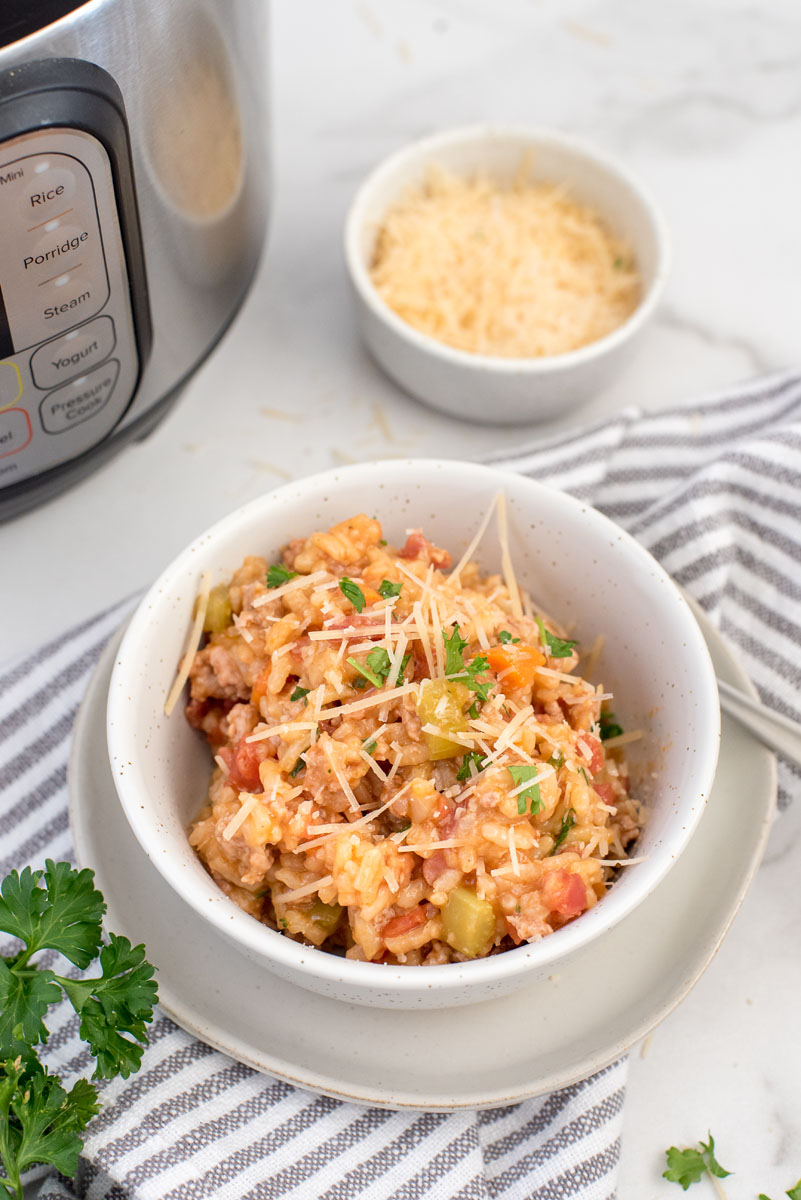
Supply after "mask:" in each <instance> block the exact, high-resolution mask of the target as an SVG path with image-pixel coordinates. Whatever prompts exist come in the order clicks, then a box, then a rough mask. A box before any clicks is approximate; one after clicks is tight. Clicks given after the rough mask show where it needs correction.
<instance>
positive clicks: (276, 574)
mask: <svg viewBox="0 0 801 1200" xmlns="http://www.w3.org/2000/svg"><path fill="white" fill-rule="evenodd" d="M297 574H298V573H297V571H290V569H289V567H285V566H284V564H283V563H273V565H272V566H271V567H270V568H269V570H268V571H267V587H268V588H276V587H280V586H281V584H282V583H289V581H290V579H295V578H297Z"/></svg>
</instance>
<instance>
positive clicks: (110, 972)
mask: <svg viewBox="0 0 801 1200" xmlns="http://www.w3.org/2000/svg"><path fill="white" fill-rule="evenodd" d="M144 959H145V948H144V946H132V945H131V943H130V942H129V941H128V939H127V938H126V937H118V936H117V935H116V934H114V933H112V934H109V944H108V945H107V946H104V947H103V948H102V950H101V951H100V969H101V972H102V974H101V975H100V976H99V977H97V978H94V979H61V978H59V983H60V984H61V986H62V987H63V989H64V991H65V993H66V995H67V998H68V999H69V1001H70V1003H71V1004H72V1007H73V1008H74V1009H75V1011H76V1012H77V1013H78V1015H79V1016H80V1018H81V1026H80V1034H81V1037H82V1038H83V1040H84V1041H85V1042H88V1043H89V1048H90V1050H91V1051H92V1054H94V1056H95V1058H96V1059H97V1067H96V1068H95V1078H96V1079H113V1078H114V1076H115V1075H122V1077H123V1079H127V1078H128V1076H129V1075H130V1074H132V1072H134V1071H138V1070H139V1066H140V1064H141V1062H142V1053H143V1050H144V1046H143V1045H140V1042H144V1041H145V1040H146V1031H145V1025H146V1023H147V1022H148V1021H150V1020H152V1018H153V1006H154V1004H155V1003H156V985H155V983H154V982H153V973H154V971H153V967H151V965H150V963H147V962H145V961H144ZM125 1035H129V1036H125Z"/></svg>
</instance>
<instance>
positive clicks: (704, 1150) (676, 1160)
mask: <svg viewBox="0 0 801 1200" xmlns="http://www.w3.org/2000/svg"><path fill="white" fill-rule="evenodd" d="M707 1136H708V1138H709V1141H708V1142H699V1143H698V1145H699V1147H700V1148H699V1149H698V1150H696V1149H694V1148H693V1147H688V1148H687V1149H686V1150H679V1149H677V1147H676V1146H671V1147H670V1149H669V1150H666V1151H665V1158H666V1159H667V1165H668V1169H667V1170H666V1171H663V1172H662V1178H663V1179H667V1180H668V1182H670V1183H678V1184H681V1187H682V1189H683V1190H684V1191H685V1192H686V1191H687V1188H688V1187H689V1186H690V1184H693V1183H698V1181H699V1179H702V1178H703V1176H704V1173H705V1172H708V1173H709V1174H710V1175H714V1176H715V1177H716V1178H717V1179H725V1178H726V1176H727V1175H731V1171H724V1169H723V1167H722V1166H721V1165H720V1163H719V1162H718V1160H717V1159H716V1158H715V1139H714V1138H713V1137H712V1134H711V1133H710V1134H708V1135H707ZM788 1195H789V1193H788Z"/></svg>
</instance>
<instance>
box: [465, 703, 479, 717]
mask: <svg viewBox="0 0 801 1200" xmlns="http://www.w3.org/2000/svg"><path fill="white" fill-rule="evenodd" d="M467 715H468V717H472V718H473V720H474V721H475V720H476V718H477V717H478V704H477V703H476V702H475V700H474V701H473V703H472V704H471V705H470V707H469V708H468V710H467Z"/></svg>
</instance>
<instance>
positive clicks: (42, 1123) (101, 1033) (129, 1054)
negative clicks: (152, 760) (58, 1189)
mask: <svg viewBox="0 0 801 1200" xmlns="http://www.w3.org/2000/svg"><path fill="white" fill-rule="evenodd" d="M105 911H106V905H105V902H104V900H103V897H102V895H101V894H100V892H99V891H98V890H97V889H96V888H95V886H94V874H93V872H92V871H88V870H83V871H76V870H73V868H72V867H71V866H70V864H69V863H66V862H60V863H55V862H53V861H52V860H50V859H48V861H47V862H46V864H45V869H44V871H32V870H31V869H30V867H26V868H25V869H24V870H23V871H21V872H17V871H12V872H11V874H10V875H8V876H6V878H5V879H4V880H3V882H2V884H0V931H2V932H4V933H8V934H11V936H12V937H14V938H17V939H18V940H19V941H20V942H21V943H22V947H21V949H20V950H18V951H17V952H16V953H15V954H12V955H8V956H0V1160H1V1161H2V1169H3V1172H4V1174H3V1175H2V1177H0V1195H3V1194H4V1195H5V1196H7V1197H14V1198H20V1200H21V1197H22V1184H21V1175H22V1173H23V1172H24V1171H26V1170H27V1169H28V1168H29V1167H32V1166H34V1165H36V1164H38V1163H45V1164H49V1165H52V1166H54V1167H56V1169H57V1170H59V1171H61V1172H62V1174H64V1175H73V1174H74V1173H75V1170H76V1169H77V1165H78V1155H79V1153H80V1150H81V1145H82V1141H81V1136H80V1135H81V1133H82V1132H83V1130H84V1129H85V1128H86V1126H87V1124H88V1123H89V1121H90V1119H91V1117H92V1116H93V1115H94V1114H95V1113H96V1112H97V1111H98V1107H99V1105H98V1098H97V1089H96V1088H95V1087H94V1086H93V1085H92V1084H91V1083H90V1082H89V1081H88V1080H86V1079H79V1080H78V1081H77V1083H76V1084H75V1085H74V1086H73V1087H72V1089H71V1090H70V1091H69V1092H68V1091H66V1090H65V1088H63V1087H62V1085H61V1080H60V1079H59V1078H58V1076H57V1075H54V1074H51V1073H50V1072H49V1071H48V1070H47V1068H46V1067H44V1066H43V1065H42V1063H41V1062H40V1061H39V1059H38V1058H37V1047H38V1046H41V1045H43V1044H44V1043H45V1042H46V1041H47V1038H48V1029H47V1026H46V1025H45V1016H46V1014H47V1010H48V1008H50V1006H51V1005H53V1004H56V1003H58V1002H59V1001H60V1000H61V999H62V996H66V998H67V999H68V1000H69V1002H70V1003H71V1004H72V1007H73V1008H74V1009H75V1011H76V1013H77V1014H78V1016H79V1017H80V1035H81V1037H82V1038H83V1040H84V1041H85V1042H87V1043H88V1045H89V1050H90V1052H91V1054H92V1055H93V1057H94V1059H95V1070H94V1078H95V1079H112V1078H113V1077H114V1076H116V1075H121V1076H122V1077H123V1078H124V1079H127V1077H128V1076H129V1075H130V1074H132V1073H133V1072H135V1071H138V1070H139V1067H140V1065H141V1061H142V1053H143V1051H144V1048H145V1046H146V1045H147V1044H148V1039H147V1025H148V1023H149V1022H150V1021H151V1020H152V1019H153V1006H154V1005H155V1003H156V1000H157V998H158V997H157V993H156V985H155V983H154V981H153V973H154V969H153V967H152V966H151V965H150V963H148V962H146V961H145V948H144V946H132V945H131V943H130V942H129V940H128V939H127V938H126V937H118V936H117V935H116V934H114V933H112V934H109V939H108V942H107V943H105V944H103V933H102V929H101V920H102V917H103V914H104V912H105ZM42 950H54V951H56V952H57V953H58V954H61V955H63V956H64V957H65V958H66V959H68V960H69V961H70V962H71V963H73V964H74V965H75V966H76V967H78V968H79V969H80V970H85V969H86V968H87V967H88V966H89V964H90V963H91V962H93V961H94V960H95V959H97V960H99V966H100V974H99V975H95V976H93V977H90V978H88V979H86V978H83V979H81V978H79V979H70V978H68V977H66V976H64V975H59V974H57V973H56V972H55V971H53V970H51V969H50V968H42V967H39V966H37V964H36V963H34V962H33V961H32V960H33V958H34V956H35V955H36V954H38V953H39V952H40V951H42Z"/></svg>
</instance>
